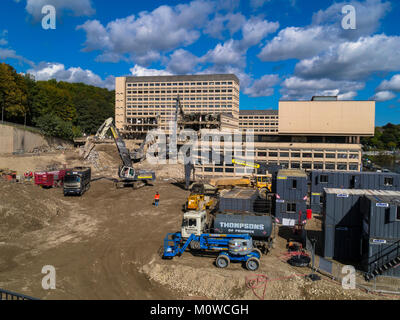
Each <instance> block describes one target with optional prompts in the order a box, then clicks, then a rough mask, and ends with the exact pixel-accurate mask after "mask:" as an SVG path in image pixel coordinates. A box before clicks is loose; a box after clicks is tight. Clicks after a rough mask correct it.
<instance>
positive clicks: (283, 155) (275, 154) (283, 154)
mask: <svg viewBox="0 0 400 320" xmlns="http://www.w3.org/2000/svg"><path fill="white" fill-rule="evenodd" d="M289 154H290V157H292V158H301V157H303V158H314V159H315V158H317V159H318V158H320V159H323V158H326V159H358V158H359V154H358V153H351V154H347V153H338V154H336V153H325V154H324V153H322V152H321V153H314V154H313V153H311V152H310V153H309V152H307V153H301V152H292V153H289V152H280V153H278V152H258V153H257V155H258V156H259V157H267V156H268V157H273V158H277V157H278V156H279V157H280V158H289Z"/></svg>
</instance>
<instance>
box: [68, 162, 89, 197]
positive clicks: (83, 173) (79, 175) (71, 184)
mask: <svg viewBox="0 0 400 320" xmlns="http://www.w3.org/2000/svg"><path fill="white" fill-rule="evenodd" d="M91 174H92V170H91V168H87V167H76V168H74V169H71V170H68V171H67V172H66V173H65V177H64V196H67V195H78V196H82V195H83V194H84V193H85V192H86V191H88V190H89V188H90V180H91Z"/></svg>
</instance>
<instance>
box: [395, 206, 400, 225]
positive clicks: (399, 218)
mask: <svg viewBox="0 0 400 320" xmlns="http://www.w3.org/2000/svg"><path fill="white" fill-rule="evenodd" d="M396 220H397V221H400V206H397V207H396Z"/></svg>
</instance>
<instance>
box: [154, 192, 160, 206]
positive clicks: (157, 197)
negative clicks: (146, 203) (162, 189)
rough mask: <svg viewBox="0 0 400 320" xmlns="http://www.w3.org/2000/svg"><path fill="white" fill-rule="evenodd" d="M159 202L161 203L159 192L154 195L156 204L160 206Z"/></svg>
mask: <svg viewBox="0 0 400 320" xmlns="http://www.w3.org/2000/svg"><path fill="white" fill-rule="evenodd" d="M159 203H160V194H159V193H158V192H157V193H156V195H155V196H154V205H155V206H156V207H158V204H159Z"/></svg>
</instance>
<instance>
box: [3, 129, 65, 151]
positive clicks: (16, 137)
mask: <svg viewBox="0 0 400 320" xmlns="http://www.w3.org/2000/svg"><path fill="white" fill-rule="evenodd" d="M59 145H61V146H63V147H69V146H71V145H72V144H71V143H70V142H68V141H65V140H62V139H58V138H49V137H45V136H43V135H41V134H39V133H34V132H30V131H27V130H23V129H20V128H17V127H13V126H10V125H6V124H0V154H5V153H13V152H32V151H33V150H34V149H35V148H41V147H49V146H59Z"/></svg>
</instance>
